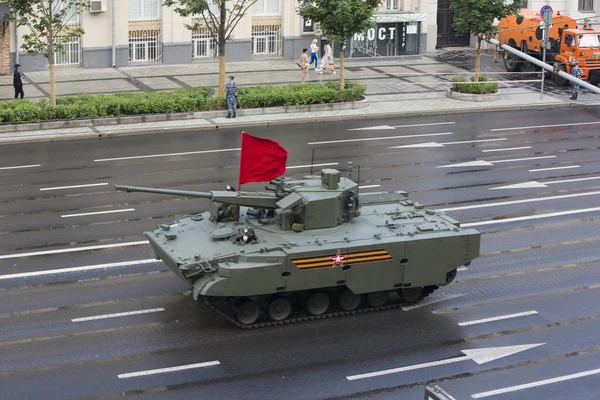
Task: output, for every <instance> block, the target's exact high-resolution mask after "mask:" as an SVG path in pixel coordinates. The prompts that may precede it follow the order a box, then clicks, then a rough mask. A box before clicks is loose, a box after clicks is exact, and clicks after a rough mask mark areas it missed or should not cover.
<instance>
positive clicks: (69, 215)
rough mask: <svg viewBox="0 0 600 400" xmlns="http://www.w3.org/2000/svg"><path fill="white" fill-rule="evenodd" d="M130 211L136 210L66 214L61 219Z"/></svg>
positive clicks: (125, 209)
mask: <svg viewBox="0 0 600 400" xmlns="http://www.w3.org/2000/svg"><path fill="white" fill-rule="evenodd" d="M128 211H135V208H124V209H122V210H108V211H95V212H89V213H80V214H65V215H61V217H62V218H70V217H83V216H86V215H100V214H112V213H121V212H128Z"/></svg>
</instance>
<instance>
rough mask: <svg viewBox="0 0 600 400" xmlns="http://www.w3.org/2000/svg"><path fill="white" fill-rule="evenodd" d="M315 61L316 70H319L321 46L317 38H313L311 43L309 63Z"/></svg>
mask: <svg viewBox="0 0 600 400" xmlns="http://www.w3.org/2000/svg"><path fill="white" fill-rule="evenodd" d="M313 61H314V63H315V71H318V70H319V46H317V39H313V41H312V43H311V45H310V62H309V63H308V65H309V66H310V65H312V63H313Z"/></svg>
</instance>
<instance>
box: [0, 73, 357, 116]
mask: <svg viewBox="0 0 600 400" xmlns="http://www.w3.org/2000/svg"><path fill="white" fill-rule="evenodd" d="M338 88H339V85H338V83H337V82H326V83H324V84H306V85H301V84H294V85H288V86H283V87H279V86H254V87H244V86H241V87H240V89H239V91H238V106H239V107H240V108H260V107H277V106H299V105H307V104H324V103H338V102H347V101H354V100H360V99H362V98H363V95H364V93H365V90H366V85H359V84H354V83H351V82H350V83H348V84H347V85H346V87H345V89H344V90H343V91H341V92H340V91H339V90H338ZM226 108H227V105H226V102H225V99H224V98H217V97H215V90H214V89H212V88H208V87H198V88H190V89H179V90H175V91H171V92H137V93H116V94H108V95H104V94H81V95H78V96H72V97H59V98H57V99H56V106H54V107H51V106H50V105H49V104H48V101H47V100H46V99H42V100H41V101H39V102H37V103H33V102H29V101H27V100H15V101H6V102H2V103H0V121H1V122H3V123H25V122H40V121H52V120H65V119H92V118H104V117H119V116H127V115H141V114H163V113H178V112H196V111H209V110H220V109H226Z"/></svg>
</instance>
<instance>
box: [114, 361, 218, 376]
mask: <svg viewBox="0 0 600 400" xmlns="http://www.w3.org/2000/svg"><path fill="white" fill-rule="evenodd" d="M219 364H221V363H220V362H219V361H207V362H202V363H197V364H188V365H180V366H177V367H169V368H160V369H150V370H148V371H139V372H130V373H128V374H121V375H118V377H119V378H120V379H123V378H132V377H135V376H144V375H154V374H162V373H165V372H173V371H182V370H185V369H192V368H203V367H210V366H211V365H219Z"/></svg>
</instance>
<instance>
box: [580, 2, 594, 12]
mask: <svg viewBox="0 0 600 400" xmlns="http://www.w3.org/2000/svg"><path fill="white" fill-rule="evenodd" d="M579 11H594V0H579Z"/></svg>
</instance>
